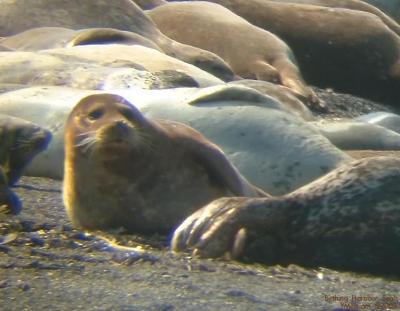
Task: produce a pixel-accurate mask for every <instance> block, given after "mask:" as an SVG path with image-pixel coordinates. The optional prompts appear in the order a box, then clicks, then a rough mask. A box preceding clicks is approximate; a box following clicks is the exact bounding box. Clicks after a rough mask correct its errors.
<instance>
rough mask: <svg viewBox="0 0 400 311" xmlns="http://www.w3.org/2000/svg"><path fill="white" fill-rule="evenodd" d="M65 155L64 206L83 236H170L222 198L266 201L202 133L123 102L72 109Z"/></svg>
mask: <svg viewBox="0 0 400 311" xmlns="http://www.w3.org/2000/svg"><path fill="white" fill-rule="evenodd" d="M65 152H66V155H65V166H64V167H65V173H64V203H65V206H66V210H67V213H68V216H69V217H70V219H71V221H72V223H73V224H74V225H75V226H77V227H80V228H83V229H88V230H95V229H112V228H124V229H126V230H128V231H130V232H163V233H165V232H169V231H171V230H172V229H173V228H175V227H176V226H177V225H178V224H179V223H180V222H181V221H182V220H183V219H184V218H185V217H186V216H188V215H189V214H190V213H192V212H194V211H195V210H196V209H198V208H200V207H201V206H203V205H204V204H206V203H208V202H210V201H212V200H214V199H216V198H218V197H222V196H257V195H259V194H260V195H264V193H262V191H260V190H258V189H256V188H255V187H253V186H251V185H250V184H249V183H248V182H247V181H246V180H245V179H244V178H243V177H242V176H241V175H240V174H239V172H238V171H237V170H236V168H235V167H233V166H232V165H231V164H230V162H229V161H228V160H227V159H226V157H225V155H224V154H223V153H222V151H221V150H220V149H219V148H218V147H217V146H216V145H214V144H212V143H211V142H209V141H208V140H207V139H205V138H204V137H203V136H202V135H201V134H200V133H199V132H197V131H195V130H194V129H192V128H190V127H188V126H186V125H184V124H181V123H177V122H173V121H167V120H150V119H147V118H145V117H144V116H143V115H142V114H141V112H140V111H139V110H137V109H136V107H134V106H133V105H131V104H130V103H129V102H127V101H126V100H125V99H124V98H122V97H120V96H118V95H113V94H95V95H90V96H88V97H85V98H83V99H82V100H81V101H80V102H79V103H78V104H77V105H76V106H75V108H74V109H73V111H72V112H71V114H70V116H69V117H68V120H67V123H66V131H65Z"/></svg>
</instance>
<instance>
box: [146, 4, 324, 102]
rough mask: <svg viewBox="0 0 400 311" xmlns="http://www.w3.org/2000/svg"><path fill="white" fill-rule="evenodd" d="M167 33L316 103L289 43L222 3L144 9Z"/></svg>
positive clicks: (237, 69)
mask: <svg viewBox="0 0 400 311" xmlns="http://www.w3.org/2000/svg"><path fill="white" fill-rule="evenodd" d="M147 15H148V16H150V17H151V19H152V20H153V21H154V22H155V23H156V25H157V26H158V27H159V29H160V30H161V31H162V32H163V33H164V34H165V35H167V36H168V37H170V38H172V39H174V40H177V41H179V42H181V43H185V44H190V45H193V46H196V47H199V48H202V49H205V50H208V51H211V52H213V53H215V54H217V55H219V56H220V57H221V58H222V59H224V60H225V61H226V62H227V63H228V64H229V65H230V66H231V67H232V69H233V71H234V72H235V73H236V74H238V75H239V76H241V77H243V78H247V79H258V80H265V81H270V82H276V83H281V84H283V85H285V86H287V87H289V88H291V89H292V90H293V91H294V92H296V93H298V94H300V95H302V96H303V97H304V98H307V99H308V100H309V101H310V102H311V103H313V104H314V105H316V106H317V104H318V99H317V97H316V95H315V94H314V92H313V91H312V89H310V88H309V87H308V86H307V84H306V82H305V81H304V80H303V78H302V76H301V73H300V71H299V69H298V67H297V63H296V60H295V56H294V55H293V52H292V50H291V49H290V48H289V46H288V45H287V44H286V43H285V42H284V41H282V40H281V39H279V38H278V37H277V36H275V35H274V34H272V33H270V32H268V31H266V30H263V29H261V28H259V27H256V26H253V25H252V24H250V23H248V22H247V21H246V20H245V19H243V18H241V17H240V16H238V15H236V14H234V13H232V12H231V11H229V10H228V9H226V8H224V7H223V6H221V5H218V4H214V3H209V2H203V1H195V2H174V3H168V4H165V5H162V6H159V7H156V8H154V9H152V10H149V11H147Z"/></svg>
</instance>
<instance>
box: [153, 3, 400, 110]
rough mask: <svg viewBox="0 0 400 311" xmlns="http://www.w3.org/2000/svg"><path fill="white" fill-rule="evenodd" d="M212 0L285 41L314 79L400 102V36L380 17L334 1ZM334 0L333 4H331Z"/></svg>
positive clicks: (304, 71) (309, 78)
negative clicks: (335, 4) (305, 2)
mask: <svg viewBox="0 0 400 311" xmlns="http://www.w3.org/2000/svg"><path fill="white" fill-rule="evenodd" d="M211 1H212V2H217V3H219V4H221V5H223V6H225V7H227V8H228V9H229V10H231V11H232V12H234V13H236V14H238V15H239V16H241V17H243V18H244V19H246V20H247V21H248V22H250V23H252V24H253V25H256V26H258V27H260V28H262V29H265V30H268V31H270V32H272V33H274V34H275V35H277V36H278V37H279V38H281V39H282V40H284V41H285V42H286V43H287V44H288V45H289V46H290V48H291V49H292V50H293V52H294V54H295V55H296V59H297V61H298V64H299V68H300V70H301V73H302V75H303V77H304V78H305V80H306V81H307V82H308V83H310V84H312V85H315V86H318V87H321V88H326V87H329V88H334V89H336V90H338V91H340V92H343V93H348V94H354V95H358V96H361V97H367V98H370V99H374V100H377V101H384V102H387V103H389V104H392V105H397V102H398V100H399V98H400V92H399V91H398V90H399V83H400V38H399V36H398V35H397V34H396V32H395V31H394V30H392V29H391V28H389V27H388V25H387V23H385V22H384V20H383V19H382V18H381V17H379V16H378V15H376V14H373V13H370V12H367V11H365V10H364V11H361V10H356V9H348V8H342V7H340V6H339V5H338V6H334V5H333V4H332V2H335V1H333V0H332V1H321V3H323V4H321V5H310V4H303V3H288V2H304V1H296V0H293V1H264V0H249V1H240V0H211ZM310 2H315V3H317V1H310ZM337 2H339V1H337ZM344 2H346V1H344ZM349 2H350V1H347V4H349ZM358 2H361V1H358ZM329 3H330V4H331V5H332V7H326V6H328V5H329ZM343 6H344V5H343ZM359 6H360V7H361V6H363V7H365V5H362V4H359ZM161 8H162V7H160V9H161ZM156 9H157V8H156ZM382 14H383V13H382ZM397 26H398V25H397Z"/></svg>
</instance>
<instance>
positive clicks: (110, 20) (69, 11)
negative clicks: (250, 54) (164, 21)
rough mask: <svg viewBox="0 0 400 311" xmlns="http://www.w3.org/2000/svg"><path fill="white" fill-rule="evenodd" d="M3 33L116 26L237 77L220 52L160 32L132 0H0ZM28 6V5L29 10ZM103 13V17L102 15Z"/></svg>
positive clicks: (182, 57) (202, 65)
mask: <svg viewBox="0 0 400 311" xmlns="http://www.w3.org/2000/svg"><path fill="white" fill-rule="evenodd" d="M0 7H1V11H0V36H3V37H4V36H11V35H15V34H17V33H20V32H22V31H25V30H28V29H31V28H35V27H44V26H46V27H65V28H70V29H75V30H78V29H83V28H114V29H119V30H126V31H130V32H133V33H136V34H138V35H140V36H143V37H145V38H147V39H149V40H151V41H153V42H154V44H156V45H157V46H158V47H160V48H161V49H162V50H163V52H164V53H165V54H167V55H169V56H171V57H175V58H178V59H180V60H181V61H184V62H187V63H190V64H193V65H195V66H197V67H199V68H201V69H203V70H205V71H207V72H209V73H211V74H213V75H215V76H217V77H219V78H221V79H223V80H224V81H231V80H233V79H234V75H233V72H232V70H231V68H230V67H229V66H228V65H227V64H226V63H225V62H224V61H223V60H222V59H221V58H220V57H218V56H217V55H215V54H213V53H211V52H209V51H205V50H202V49H199V48H196V47H193V46H189V45H185V44H181V43H179V42H176V41H174V40H172V39H170V38H168V37H167V36H165V35H164V34H162V33H161V32H160V30H159V29H158V28H157V27H156V26H155V25H154V23H153V22H152V21H151V20H150V19H149V18H148V17H147V16H146V14H145V13H144V12H143V11H142V10H141V9H140V8H139V7H138V6H137V5H136V4H135V3H134V2H133V1H130V0H115V1H112V2H109V1H107V2H105V1H101V0H92V1H89V2H85V3H83V2H82V1H79V0H69V1H64V0H25V1H8V0H0ZM26 8H29V10H27V9H26ZM99 16H101V18H99Z"/></svg>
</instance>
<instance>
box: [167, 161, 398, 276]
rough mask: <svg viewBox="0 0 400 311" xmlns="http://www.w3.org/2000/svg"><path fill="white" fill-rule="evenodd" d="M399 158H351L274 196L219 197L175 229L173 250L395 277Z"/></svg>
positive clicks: (396, 263)
mask: <svg viewBox="0 0 400 311" xmlns="http://www.w3.org/2000/svg"><path fill="white" fill-rule="evenodd" d="M399 193H400V159H399V158H397V157H370V158H365V159H361V160H355V161H353V162H351V163H348V164H346V165H343V166H342V167H339V168H338V169H336V170H334V171H332V172H330V173H328V174H327V175H325V176H324V177H321V178H320V179H318V180H316V181H314V182H312V183H310V184H308V185H306V186H303V187H301V188H299V189H298V190H296V191H294V192H292V193H290V194H287V195H284V196H281V197H269V198H220V199H218V200H215V201H213V202H211V203H210V204H208V205H207V206H205V207H204V208H202V209H200V210H198V211H197V212H195V213H194V214H193V215H192V216H190V217H189V218H187V219H186V220H185V221H184V222H183V224H182V225H181V226H180V227H179V228H178V229H177V230H176V231H175V234H174V237H173V240H172V248H173V249H174V250H185V249H192V250H193V251H194V252H195V253H196V254H198V255H201V256H204V257H218V256H222V255H223V254H224V253H225V252H228V253H229V254H231V255H233V256H240V255H244V256H246V257H247V258H248V259H250V260H256V261H261V262H265V263H268V264H277V263H279V264H290V263H300V264H303V265H308V266H314V267H315V266H328V267H333V268H340V269H349V270H353V271H363V272H370V273H390V274H392V275H393V274H396V275H398V276H400V268H399V264H398V259H399V256H400V196H399Z"/></svg>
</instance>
